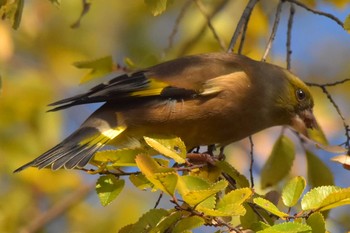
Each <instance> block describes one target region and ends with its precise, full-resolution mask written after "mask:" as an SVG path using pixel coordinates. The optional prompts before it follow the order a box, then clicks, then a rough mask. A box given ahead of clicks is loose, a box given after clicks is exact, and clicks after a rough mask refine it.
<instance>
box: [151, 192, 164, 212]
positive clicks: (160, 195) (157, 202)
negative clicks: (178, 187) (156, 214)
mask: <svg viewBox="0 0 350 233" xmlns="http://www.w3.org/2000/svg"><path fill="white" fill-rule="evenodd" d="M162 197H163V192H160V194H159V197H158V199H157V201H156V204H155V205H154V207H153V209H156V208H157V207H158V205H159V203H160V200H162Z"/></svg>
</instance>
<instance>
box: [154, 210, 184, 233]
mask: <svg viewBox="0 0 350 233" xmlns="http://www.w3.org/2000/svg"><path fill="white" fill-rule="evenodd" d="M183 215H184V212H183V211H175V212H172V213H171V214H170V215H169V216H166V217H164V218H162V219H161V220H160V221H159V222H158V224H157V225H156V227H154V228H153V229H151V230H150V231H149V233H159V232H169V230H170V229H172V228H173V227H174V226H175V224H176V222H178V221H179V220H180V219H181V218H182V217H183Z"/></svg>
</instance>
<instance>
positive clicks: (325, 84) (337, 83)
mask: <svg viewBox="0 0 350 233" xmlns="http://www.w3.org/2000/svg"><path fill="white" fill-rule="evenodd" d="M349 81H350V78H346V79H343V80H340V81H336V82H333V83H324V84H317V83H309V82H307V83H306V84H307V85H308V86H310V87H334V86H337V85H339V84H344V83H346V82H349Z"/></svg>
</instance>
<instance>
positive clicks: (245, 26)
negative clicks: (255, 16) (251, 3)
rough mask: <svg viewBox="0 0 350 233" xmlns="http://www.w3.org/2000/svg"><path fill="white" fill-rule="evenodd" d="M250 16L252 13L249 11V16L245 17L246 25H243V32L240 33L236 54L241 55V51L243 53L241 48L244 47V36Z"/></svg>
mask: <svg viewBox="0 0 350 233" xmlns="http://www.w3.org/2000/svg"><path fill="white" fill-rule="evenodd" d="M251 15H252V12H251V11H250V12H249V15H248V16H247V21H246V23H245V24H244V27H243V31H242V36H241V41H240V42H239V47H238V52H237V53H238V54H242V51H243V46H244V42H245V36H246V34H247V30H248V23H249V20H250V16H251Z"/></svg>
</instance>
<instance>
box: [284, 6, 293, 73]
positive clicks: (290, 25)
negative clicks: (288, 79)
mask: <svg viewBox="0 0 350 233" xmlns="http://www.w3.org/2000/svg"><path fill="white" fill-rule="evenodd" d="M294 14H295V8H294V5H293V4H290V8H289V18H288V28H287V43H286V48H287V70H290V68H291V64H292V46H291V44H292V28H293V20H294Z"/></svg>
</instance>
